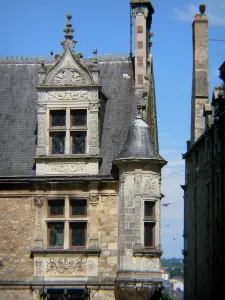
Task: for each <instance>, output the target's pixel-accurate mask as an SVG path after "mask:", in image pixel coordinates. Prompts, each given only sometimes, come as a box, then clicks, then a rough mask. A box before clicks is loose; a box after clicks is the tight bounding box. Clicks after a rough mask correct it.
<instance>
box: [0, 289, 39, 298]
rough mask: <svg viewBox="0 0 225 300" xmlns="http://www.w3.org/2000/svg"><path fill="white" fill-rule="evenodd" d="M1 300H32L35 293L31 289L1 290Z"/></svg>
mask: <svg viewBox="0 0 225 300" xmlns="http://www.w3.org/2000/svg"><path fill="white" fill-rule="evenodd" d="M0 299H1V300H5V299H7V300H25V299H26V300H32V299H33V291H32V290H30V289H25V290H24V289H17V290H0Z"/></svg>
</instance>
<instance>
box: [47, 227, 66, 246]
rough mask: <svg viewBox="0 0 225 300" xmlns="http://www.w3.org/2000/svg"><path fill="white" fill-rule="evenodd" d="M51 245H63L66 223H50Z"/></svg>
mask: <svg viewBox="0 0 225 300" xmlns="http://www.w3.org/2000/svg"><path fill="white" fill-rule="evenodd" d="M48 229H49V246H50V247H63V244H64V223H49V224H48Z"/></svg>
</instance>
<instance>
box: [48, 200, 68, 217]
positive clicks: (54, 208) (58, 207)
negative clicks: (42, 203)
mask: <svg viewBox="0 0 225 300" xmlns="http://www.w3.org/2000/svg"><path fill="white" fill-rule="evenodd" d="M64 206H65V201H64V200H49V201H48V208H49V216H64Z"/></svg>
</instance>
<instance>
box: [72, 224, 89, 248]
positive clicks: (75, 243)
mask: <svg viewBox="0 0 225 300" xmlns="http://www.w3.org/2000/svg"><path fill="white" fill-rule="evenodd" d="M86 225H87V224H86V223H71V224H70V233H71V246H72V247H85V245H86V227H87V226H86Z"/></svg>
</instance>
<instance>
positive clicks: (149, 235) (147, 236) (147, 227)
mask: <svg viewBox="0 0 225 300" xmlns="http://www.w3.org/2000/svg"><path fill="white" fill-rule="evenodd" d="M154 226H155V224H154V223H150V222H145V223H144V244H145V247H153V231H154Z"/></svg>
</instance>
